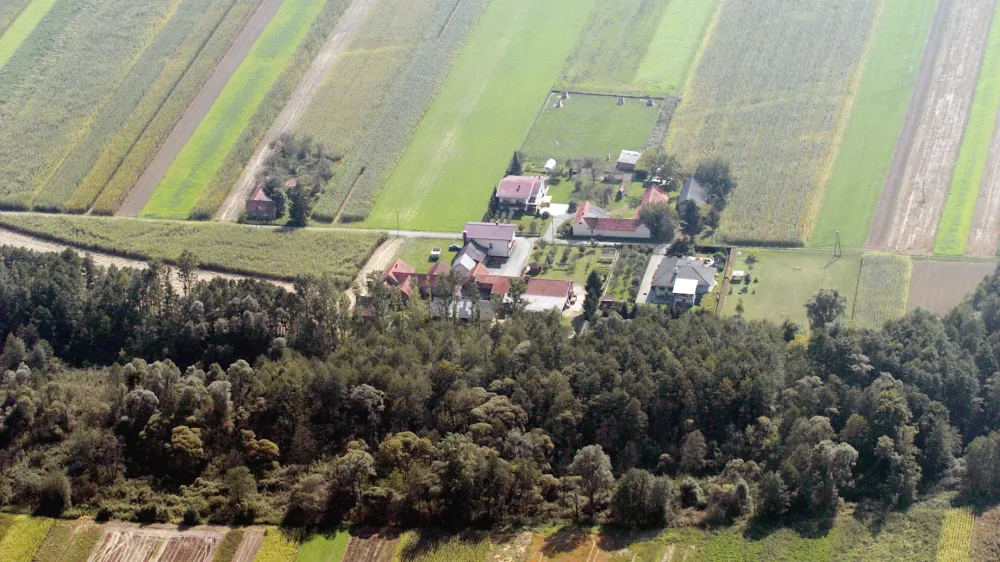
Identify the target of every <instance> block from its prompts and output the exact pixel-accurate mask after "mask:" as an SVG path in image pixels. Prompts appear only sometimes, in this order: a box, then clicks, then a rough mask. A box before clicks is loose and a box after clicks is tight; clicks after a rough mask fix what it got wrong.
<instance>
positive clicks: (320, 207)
mask: <svg viewBox="0 0 1000 562" xmlns="http://www.w3.org/2000/svg"><path fill="white" fill-rule="evenodd" d="M486 4H487V2H486V0H457V1H456V0H449V1H448V2H438V3H436V4H435V7H434V11H433V12H432V13H431V14H430V16H429V19H428V21H427V23H426V24H425V25H426V27H427V30H428V32H429V33H428V35H425V36H424V37H425V38H424V40H423V41H417V42H416V43H415V44H414V45H413V46H411V47H409V48H408V52H407V53H406V58H405V59H404V60H403V64H402V68H401V69H400V71H399V73H398V75H397V76H396V79H395V81H394V82H393V84H392V86H391V88H390V89H389V90H388V91H387V92H385V93H384V94H383V96H384V97H383V99H382V100H381V105H380V106H379V108H378V110H377V111H375V112H374V113H372V114H371V115H370V117H369V119H368V120H367V122H366V123H365V124H364V126H363V127H362V129H361V130H360V131H358V133H359V134H360V136H359V137H358V139H357V140H356V141H355V143H354V147H353V149H352V150H351V152H350V153H348V154H345V158H344V161H343V163H342V165H341V166H340V169H339V170H338V172H337V175H336V176H335V177H334V178H333V179H332V180H331V181H330V182H329V183H328V184H327V187H326V190H325V191H324V193H323V195H322V197H321V198H320V200H319V202H318V204H317V205H316V210H315V212H314V213H313V218H314V219H316V220H320V221H324V222H330V221H332V220H334V219H337V218H338V215H339V220H340V222H356V221H360V220H363V219H364V218H365V217H366V216H368V213H369V211H370V210H371V208H372V206H373V205H374V204H375V200H376V196H377V195H378V193H379V190H380V189H382V187H383V186H384V185H385V183H386V180H387V179H388V177H389V174H390V173H391V172H392V168H393V166H394V165H395V164H396V162H397V161H398V160H399V158H400V155H401V154H403V152H404V151H405V150H406V148H407V145H408V144H409V142H410V139H412V138H413V135H414V132H415V131H416V129H417V127H418V125H419V124H420V121H421V118H422V117H423V116H424V113H425V112H426V111H427V109H428V107H429V106H430V105H431V101H432V100H433V99H434V97H435V96H436V95H437V93H438V91H439V89H440V88H441V85H442V83H443V82H444V80H445V77H446V76H447V75H448V73H449V71H450V70H451V68H452V65H453V64H454V62H455V60H456V58H457V56H458V54H459V52H460V51H461V50H462V47H463V45H464V44H465V42H466V39H467V38H468V37H469V34H470V33H471V31H472V29H473V27H474V26H475V25H476V22H477V21H478V20H479V18H480V15H481V14H482V13H483V10H484V7H485V6H486ZM362 170H364V173H362Z"/></svg>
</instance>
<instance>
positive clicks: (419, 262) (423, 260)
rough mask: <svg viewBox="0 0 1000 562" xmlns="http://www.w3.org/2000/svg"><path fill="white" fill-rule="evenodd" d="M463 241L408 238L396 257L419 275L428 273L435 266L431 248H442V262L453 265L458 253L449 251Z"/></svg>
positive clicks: (459, 239)
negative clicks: (453, 245) (449, 247)
mask: <svg viewBox="0 0 1000 562" xmlns="http://www.w3.org/2000/svg"><path fill="white" fill-rule="evenodd" d="M461 243H462V239H461V238H458V239H455V240H442V239H439V238H407V239H406V240H405V241H403V246H402V248H400V250H399V255H397V256H396V257H397V258H399V259H401V260H403V261H405V262H406V263H408V264H410V265H411V266H412V267H413V269H415V270H417V273H427V271H428V270H429V269H430V268H431V266H432V265H434V262H432V261H431V248H441V259H440V261H441V262H444V263H446V264H448V265H451V262H452V261H454V260H455V255H456V254H457V253H458V252H452V251H450V250H448V246H451V245H452V244H461Z"/></svg>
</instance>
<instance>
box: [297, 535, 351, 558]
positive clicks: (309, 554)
mask: <svg viewBox="0 0 1000 562" xmlns="http://www.w3.org/2000/svg"><path fill="white" fill-rule="evenodd" d="M350 540H351V535H350V533H348V532H347V531H335V532H334V533H333V534H327V533H314V534H312V535H309V536H308V537H306V538H305V541H304V542H303V543H302V549H301V550H299V558H298V562H340V561H341V560H342V559H343V558H344V553H345V552H347V543H348V542H349V541H350Z"/></svg>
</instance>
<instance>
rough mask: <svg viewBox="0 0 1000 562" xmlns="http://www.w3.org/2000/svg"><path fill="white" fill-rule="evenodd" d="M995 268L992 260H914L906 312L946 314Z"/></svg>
mask: <svg viewBox="0 0 1000 562" xmlns="http://www.w3.org/2000/svg"><path fill="white" fill-rule="evenodd" d="M995 269H996V264H995V263H992V262H962V261H934V260H914V262H913V274H912V275H911V277H910V295H909V297H908V298H907V301H906V311H907V312H912V311H913V310H916V309H917V307H923V308H926V309H928V310H930V311H931V312H936V313H938V314H940V315H942V316H943V315H945V314H948V313H949V312H951V310H952V309H953V308H955V307H956V306H958V305H959V304H961V302H962V301H963V300H964V299H965V297H966V296H968V294H969V293H971V292H972V291H974V290H976V287H977V286H978V285H979V283H980V282H981V281H982V280H983V279H985V278H986V276H988V275H990V274H991V273H993V271H994V270H995Z"/></svg>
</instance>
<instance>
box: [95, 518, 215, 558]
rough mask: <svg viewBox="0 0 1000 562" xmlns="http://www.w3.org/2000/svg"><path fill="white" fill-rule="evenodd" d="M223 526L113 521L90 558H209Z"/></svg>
mask: <svg viewBox="0 0 1000 562" xmlns="http://www.w3.org/2000/svg"><path fill="white" fill-rule="evenodd" d="M224 533H225V528H222V527H209V526H199V527H190V528H186V529H183V530H182V529H181V528H179V527H177V526H176V525H149V526H139V525H131V524H126V523H112V524H109V525H107V526H106V527H105V528H104V540H103V541H102V542H101V546H100V548H99V549H98V550H97V551H96V552H95V553H94V554H92V555H91V557H90V562H140V561H141V562H151V561H156V562H182V561H183V562H210V561H211V560H212V557H213V556H214V555H215V548H216V547H217V546H218V544H219V541H220V540H221V538H222V535H223V534H224Z"/></svg>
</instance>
